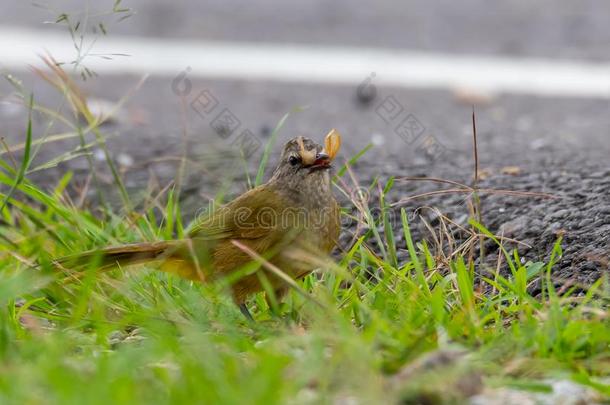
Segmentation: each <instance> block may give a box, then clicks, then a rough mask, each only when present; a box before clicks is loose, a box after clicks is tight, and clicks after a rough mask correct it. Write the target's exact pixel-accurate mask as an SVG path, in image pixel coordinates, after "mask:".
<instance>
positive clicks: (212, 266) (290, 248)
mask: <svg viewBox="0 0 610 405" xmlns="http://www.w3.org/2000/svg"><path fill="white" fill-rule="evenodd" d="M340 145H341V136H340V134H339V132H338V131H337V130H335V129H333V130H331V131H330V132H329V133H328V134H327V136H326V137H325V142H324V147H323V146H321V145H319V144H317V143H315V142H314V141H313V140H311V139H309V138H306V137H303V136H298V137H295V138H293V139H291V140H289V141H288V142H287V143H286V144H285V146H284V148H283V151H282V153H281V156H280V160H279V163H278V164H277V167H276V168H275V170H274V171H273V174H272V176H271V178H270V179H269V180H268V181H267V182H266V183H264V184H262V185H260V186H258V187H255V188H253V189H251V190H249V191H247V192H245V193H243V194H242V195H240V196H238V197H237V198H235V199H234V200H232V201H230V202H228V203H227V204H225V205H223V206H221V207H219V208H218V209H216V210H214V211H213V212H212V213H210V214H209V215H207V216H205V217H204V218H201V219H198V220H195V221H194V224H193V225H192V226H191V228H190V231H189V232H188V234H187V236H186V237H185V238H183V239H179V240H166V241H157V242H141V243H132V244H126V245H122V246H111V247H106V248H101V249H94V250H90V251H87V252H84V253H79V254H75V255H71V256H66V257H63V258H60V259H58V260H56V264H58V265H59V266H61V267H62V268H64V269H68V268H78V267H79V266H80V267H82V266H84V265H86V264H89V263H95V264H96V268H98V269H108V268H113V267H117V266H121V267H124V266H131V265H137V264H146V263H153V262H154V263H158V265H157V266H155V268H157V269H159V270H161V271H164V272H168V273H173V274H176V275H178V276H180V277H182V278H185V279H188V280H193V281H199V282H203V283H207V282H214V281H216V280H219V279H221V278H223V277H227V276H230V275H232V274H235V273H236V272H238V271H239V270H240V269H243V268H244V267H245V266H246V265H248V264H249V263H252V262H253V258H259V259H260V260H261V261H264V262H266V264H267V267H265V266H264V265H263V266H261V267H259V268H258V269H257V271H256V272H254V273H252V272H250V273H249V274H245V275H242V276H241V277H240V278H239V279H238V280H237V281H235V282H233V283H232V284H231V292H232V296H233V300H234V301H235V303H236V304H237V305H238V306H239V308H240V310H241V312H242V313H244V315H245V316H246V317H247V318H248V319H250V320H252V319H253V318H252V316H251V314H250V312H249V310H248V308H247V306H246V300H247V298H248V297H250V296H251V295H252V294H255V293H257V292H259V291H263V290H264V287H263V282H262V280H261V274H260V272H264V277H265V278H266V279H267V280H268V282H269V283H270V285H271V287H272V289H273V292H274V294H275V297H276V298H277V299H281V298H282V297H283V296H284V295H285V293H286V292H287V291H288V289H289V285H288V283H287V282H286V280H285V279H283V278H282V277H280V276H281V274H279V275H278V274H277V273H275V272H271V271H268V270H269V267H272V268H274V269H279V270H280V271H281V272H283V273H284V275H287V276H289V277H290V278H291V279H294V280H298V279H301V278H303V277H305V276H306V275H308V274H309V273H311V272H312V271H313V270H315V268H316V267H317V266H316V265H315V264H313V263H314V261H312V260H308V257H320V255H328V254H330V252H331V251H332V250H333V248H334V247H335V246H336V244H337V240H338V237H339V233H340V228H341V226H340V207H339V204H338V203H337V200H336V199H335V197H334V195H333V191H332V179H331V168H332V162H333V160H334V158H335V157H336V155H337V153H338V151H339V148H340Z"/></svg>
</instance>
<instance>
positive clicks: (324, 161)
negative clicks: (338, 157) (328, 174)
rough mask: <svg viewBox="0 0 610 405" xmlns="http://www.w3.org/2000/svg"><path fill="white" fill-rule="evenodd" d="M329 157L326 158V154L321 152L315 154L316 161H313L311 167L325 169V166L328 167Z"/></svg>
mask: <svg viewBox="0 0 610 405" xmlns="http://www.w3.org/2000/svg"><path fill="white" fill-rule="evenodd" d="M330 162H331V159H330V156H328V153H326V152H324V151H322V152H318V153H317V154H316V159H315V160H314V161H313V163H312V164H311V167H326V166H330Z"/></svg>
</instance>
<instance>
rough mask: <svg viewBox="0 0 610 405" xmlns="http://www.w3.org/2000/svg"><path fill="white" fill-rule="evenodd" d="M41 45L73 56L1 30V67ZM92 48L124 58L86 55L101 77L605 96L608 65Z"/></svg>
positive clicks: (67, 52)
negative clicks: (184, 76)
mask: <svg viewBox="0 0 610 405" xmlns="http://www.w3.org/2000/svg"><path fill="white" fill-rule="evenodd" d="M45 50H48V51H49V52H50V53H51V54H52V55H53V56H54V57H55V58H56V59H58V60H61V61H69V60H72V59H74V57H75V54H76V53H75V49H74V46H73V44H72V42H71V40H70V37H69V36H68V34H67V33H62V32H58V31H54V30H50V31H35V30H24V29H19V28H11V27H2V28H0V68H4V69H8V70H9V71H10V70H24V69H27V67H28V65H40V64H41V62H40V59H39V58H38V56H37V54H41V53H43V52H44V51H45ZM93 52H94V53H96V54H111V53H125V54H129V55H130V56H128V57H120V56H118V57H115V58H114V59H113V60H110V61H109V60H104V59H102V58H99V57H88V58H87V60H86V65H87V66H88V67H90V68H92V69H93V70H95V71H96V72H98V73H100V74H102V73H104V74H106V73H108V74H120V73H136V74H143V73H149V74H152V75H168V76H175V75H177V74H178V73H179V72H180V71H182V70H184V69H185V68H186V67H187V66H190V68H191V71H190V73H189V74H190V76H191V77H210V78H230V79H244V80H270V81H280V82H305V83H332V84H349V85H357V84H359V83H361V82H362V81H363V80H364V79H365V78H366V77H367V76H368V75H369V74H370V73H371V72H375V73H376V77H375V84H377V85H388V86H401V87H418V88H449V89H455V88H458V89H468V90H472V91H484V92H494V93H523V94H534V95H541V96H566V97H593V98H606V99H610V62H603V63H601V62H600V63H594V62H587V61H577V60H552V59H516V58H504V57H491V56H475V55H452V54H440V53H424V52H415V51H407V50H391V49H373V48H353V47H352V48H349V47H322V46H313V45H296V44H295V45H292V44H270V43H266V44H259V43H227V42H206V41H196V40H192V39H190V40H180V39H171V40H168V39H156V38H139V37H132V36H124V37H117V36H109V37H103V38H101V39H100V40H99V41H98V43H96V45H95V47H94V48H93Z"/></svg>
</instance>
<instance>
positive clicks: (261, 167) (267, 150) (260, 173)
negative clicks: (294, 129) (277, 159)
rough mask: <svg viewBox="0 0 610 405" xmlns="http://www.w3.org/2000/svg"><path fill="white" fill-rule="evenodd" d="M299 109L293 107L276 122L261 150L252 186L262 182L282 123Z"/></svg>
mask: <svg viewBox="0 0 610 405" xmlns="http://www.w3.org/2000/svg"><path fill="white" fill-rule="evenodd" d="M297 111H300V109H294V110H292V111H290V112H287V113H286V114H284V116H283V117H282V119H281V120H280V121H279V122H278V123H277V125H276V126H275V128H274V129H273V131H272V132H271V137H270V138H269V141H268V142H267V145H266V146H265V150H264V151H263V157H262V158H261V163H260V164H259V165H258V172H256V179H255V180H254V187H257V186H260V185H261V184H263V176H264V175H265V169H266V168H267V163H268V162H269V155H271V151H272V150H273V146H274V145H275V141H276V140H277V135H278V133H279V132H280V129H282V127H283V126H284V123H285V122H286V120H287V119H288V117H289V116H290V114H291V113H292V112H297Z"/></svg>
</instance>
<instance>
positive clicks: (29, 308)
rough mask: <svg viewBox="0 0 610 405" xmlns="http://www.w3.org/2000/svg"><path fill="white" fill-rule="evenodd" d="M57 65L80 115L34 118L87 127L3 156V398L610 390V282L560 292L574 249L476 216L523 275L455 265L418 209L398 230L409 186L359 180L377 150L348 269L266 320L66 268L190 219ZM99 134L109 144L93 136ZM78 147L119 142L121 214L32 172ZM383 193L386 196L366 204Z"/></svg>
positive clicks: (261, 307) (126, 278) (334, 263)
mask: <svg viewBox="0 0 610 405" xmlns="http://www.w3.org/2000/svg"><path fill="white" fill-rule="evenodd" d="M48 61H51V59H47V62H48ZM49 66H50V70H51V73H54V74H55V76H47V79H48V81H49V82H50V83H53V85H54V86H56V87H57V88H58V89H59V90H60V91H61V92H62V93H63V94H64V96H66V97H67V99H68V100H72V102H71V105H72V107H73V109H74V111H73V113H74V114H73V117H72V118H73V119H72V120H70V121H68V120H66V118H65V117H63V116H59V115H54V113H52V112H49V110H45V109H44V108H42V107H41V106H38V105H36V104H35V103H33V101H31V102H30V110H35V111H39V112H45V111H46V113H45V114H46V115H47V116H49V117H50V119H52V120H53V119H54V120H65V121H67V122H73V129H74V132H73V133H72V134H66V135H61V136H57V135H50V134H47V133H46V132H45V133H44V134H42V136H41V137H40V138H39V139H34V135H33V129H32V120H31V118H30V120H29V122H28V131H27V136H26V140H25V143H24V144H23V145H21V150H23V152H24V153H22V155H21V161H22V163H21V164H20V165H14V164H13V165H12V164H11V159H12V158H14V157H13V156H12V153H5V154H4V155H2V160H0V165H1V170H0V191H2V194H1V195H0V201H2V203H1V208H0V217H1V222H0V403H3V404H4V403H6V404H13V403H14V404H21V403H28V404H39V403H40V404H54V403H57V404H64V403H101V404H106V403H109V402H110V403H117V404H122V403H125V404H127V403H129V404H133V403H160V404H163V403H185V402H193V401H195V402H197V403H214V404H238V403H248V404H258V403H261V404H263V403H264V404H273V403H278V404H286V403H288V404H303V403H305V404H306V403H311V404H319V403H388V402H389V403H392V402H400V401H402V402H403V403H451V402H453V403H461V402H463V401H464V400H465V398H466V397H468V396H470V395H472V394H474V393H476V392H479V391H480V390H482V389H483V388H485V387H487V388H490V389H493V388H495V387H513V388H518V389H520V390H525V391H532V392H548V391H549V390H550V382H551V381H553V380H556V379H567V380H573V381H576V382H578V383H580V384H583V385H586V386H589V387H591V388H592V389H593V390H595V392H597V393H598V394H599V396H600V397H605V396H610V386H609V385H608V379H607V376H608V374H609V373H610V348H609V343H610V320H609V318H608V312H607V305H608V302H609V301H610V284H609V283H608V280H607V278H606V277H602V278H601V279H599V280H598V281H597V282H596V283H595V284H594V285H592V286H589V288H587V289H586V293H585V294H582V295H576V294H575V292H576V287H573V288H567V289H562V290H556V289H555V287H554V284H553V277H552V272H553V267H554V264H555V262H556V261H557V260H558V258H559V257H560V256H561V241H558V242H557V244H556V245H555V249H554V251H553V255H552V256H551V257H550V258H549V259H548V262H546V263H542V262H536V263H531V262H528V263H523V262H522V260H521V258H520V257H519V256H518V254H517V253H516V251H509V250H508V248H507V247H505V246H504V242H503V238H501V237H498V236H496V235H494V234H493V233H492V232H490V231H489V230H487V229H486V228H485V226H484V224H482V223H481V222H482V220H481V216H478V215H475V214H474V213H476V212H477V211H476V210H473V218H472V219H471V221H470V230H469V232H471V234H472V237H471V238H470V239H469V240H470V243H471V245H472V246H476V245H477V243H479V242H480V241H481V240H482V239H483V238H489V239H492V240H494V241H495V242H496V243H497V244H498V245H499V252H501V253H500V254H501V255H502V258H501V259H502V262H503V263H505V264H506V266H505V267H506V269H507V271H506V272H498V271H496V269H489V268H486V267H485V266H484V265H477V266H475V265H474V260H473V258H472V254H469V252H471V251H472V249H471V248H468V247H466V248H464V247H460V249H457V250H455V251H454V252H453V254H449V255H447V254H442V253H443V252H442V251H441V252H439V251H438V249H435V247H434V246H429V245H428V244H427V243H426V242H424V241H421V242H419V241H415V240H413V238H412V235H411V232H410V229H409V228H410V224H409V221H410V219H409V218H410V217H409V215H408V214H409V213H408V212H407V211H405V210H404V209H401V210H399V211H398V213H399V216H398V221H396V220H394V218H393V217H392V215H391V214H392V212H395V211H393V210H395V209H396V208H395V207H392V206H391V205H390V204H389V203H388V201H387V200H386V196H387V195H388V193H390V192H391V190H392V189H393V188H394V187H395V182H394V179H393V178H391V179H389V180H388V181H385V182H383V183H382V182H380V181H378V180H376V181H375V182H374V184H371V185H367V186H366V187H361V186H360V185H359V183H358V181H357V178H356V176H355V174H354V170H353V169H352V166H353V164H354V163H356V161H357V160H358V159H359V158H361V157H362V156H363V155H364V154H365V153H366V151H367V150H368V149H369V148H370V146H369V147H367V148H365V149H364V150H363V151H362V152H360V153H358V154H357V155H356V156H354V157H352V158H351V159H349V160H348V161H347V162H346V164H345V165H344V166H343V167H340V168H338V170H337V176H336V179H335V180H336V181H335V184H336V187H337V190H336V194H338V195H343V196H346V197H348V198H345V201H346V206H345V207H344V208H345V209H344V215H345V216H346V218H350V219H351V220H352V221H354V222H355V224H356V227H355V228H356V232H355V234H354V236H353V238H352V241H351V243H349V244H348V245H346V246H342V250H341V252H340V254H339V255H338V256H337V257H336V258H335V259H333V260H331V259H327V258H324V259H319V260H320V263H319V264H320V270H319V271H317V272H316V273H314V274H312V275H310V276H308V277H306V278H305V279H304V280H303V281H302V282H300V283H299V288H298V289H297V288H295V289H293V290H292V291H291V292H290V294H289V295H288V296H287V298H286V299H285V300H284V302H283V303H281V304H279V305H276V303H275V302H272V304H273V305H274V308H270V307H269V306H268V303H267V301H266V300H265V298H264V294H263V293H261V294H258V295H256V296H254V297H252V299H251V300H250V302H249V306H250V308H251V311H252V312H253V315H254V317H255V318H256V322H255V323H251V322H248V321H247V320H246V319H245V318H244V317H243V316H242V314H241V313H240V312H239V310H238V308H237V307H236V306H235V305H234V304H233V303H232V301H231V299H230V297H229V294H228V293H227V291H226V289H227V288H226V287H227V286H226V285H201V284H196V283H191V282H187V281H185V280H181V279H178V278H176V277H174V276H171V275H166V274H162V273H159V272H156V271H154V270H153V269H138V270H135V269H134V270H130V269H116V270H113V271H110V272H104V273H103V274H102V273H100V272H97V271H96V269H95V263H92V264H91V266H90V268H89V269H87V271H85V272H84V273H83V274H81V276H80V277H77V278H75V277H74V275H73V274H72V275H71V274H66V273H62V272H59V271H58V270H57V269H56V268H55V267H54V266H52V265H51V260H52V259H53V258H56V257H61V256H65V255H69V254H74V253H78V252H83V251H86V250H89V249H91V248H94V247H100V246H106V245H109V244H119V243H126V242H132V241H140V240H160V239H170V238H174V237H180V236H182V235H183V234H184V233H185V232H184V231H185V229H187V228H188V221H185V218H183V217H182V215H181V212H182V210H181V208H180V201H179V198H177V194H178V193H177V192H175V191H174V189H173V188H172V187H166V188H165V189H164V190H163V191H164V192H163V193H160V194H159V195H158V196H156V197H155V198H154V199H152V201H149V202H147V203H145V204H144V205H141V204H140V205H134V204H133V203H132V201H133V199H132V198H131V197H130V196H129V195H127V191H126V190H125V188H124V186H123V180H122V179H121V178H120V174H119V173H118V171H116V169H115V168H114V166H113V163H112V156H111V154H110V153H108V151H107V150H106V148H105V142H104V135H103V133H102V131H101V129H100V128H99V125H98V124H99V122H97V120H96V118H95V117H93V116H92V115H91V114H90V113H89V112H88V110H87V107H86V103H82V102H80V101H79V100H80V99H79V98H78V97H74V93H75V92H76V90H75V89H74V88H73V82H71V81H70V80H69V78H68V77H67V76H64V75H63V74H62V72H61V68H59V67H57V66H55V65H54V64H52V63H51V65H49ZM58 79H59V80H58ZM75 100H76V101H75ZM79 116H80V117H84V118H85V119H86V125H87V127H85V128H82V122H81V121H79V118H78V117H79ZM285 119H286V116H285V117H284V118H283V119H282V121H281V122H280V123H279V124H278V127H277V128H276V130H274V135H273V136H272V137H271V138H272V140H275V138H276V135H277V132H278V131H279V129H280V127H281V125H282V124H283V122H284V120H285ZM49 127H50V126H49ZM90 133H91V134H92V135H93V136H94V138H95V139H96V141H95V142H94V143H87V142H85V138H84V137H85V135H87V134H90ZM64 136H67V137H77V138H78V139H80V140H81V147H80V149H78V150H76V151H74V152H75V153H72V154H68V155H66V157H65V159H68V158H72V157H74V156H80V155H81V154H83V153H89V152H90V149H91V147H93V146H98V147H101V148H102V150H103V151H104V152H105V154H104V156H105V158H106V160H107V163H108V165H109V168H110V172H111V173H112V174H113V181H114V185H115V188H116V189H117V190H119V191H120V195H121V197H122V201H123V207H122V208H121V209H115V210H112V209H110V208H108V207H107V206H106V207H105V208H104V209H102V210H97V209H96V210H94V211H92V210H90V209H87V208H84V207H83V204H79V203H75V202H74V201H73V199H72V198H73V196H71V194H70V193H69V192H68V191H67V190H69V189H70V180H71V173H66V174H65V176H64V177H63V178H62V179H61V180H60V181H59V182H58V184H57V185H54V186H50V185H48V184H46V185H38V184H35V183H33V182H32V181H31V180H30V179H29V178H28V173H30V172H31V171H32V170H33V169H32V170H30V169H29V166H30V163H31V160H32V159H31V150H32V146H33V145H36V151H37V150H38V148H39V147H41V146H42V145H44V143H45V142H50V141H54V140H56V139H60V138H62V137H64ZM273 150H277V148H274V145H273V143H272V142H271V143H269V144H268V145H267V146H266V147H265V150H264V155H263V159H262V161H261V165H260V167H259V168H258V170H257V171H256V176H255V181H254V182H255V184H259V183H260V182H261V181H262V180H263V175H264V173H265V169H266V165H267V162H268V160H269V156H270V155H271V153H272V152H273ZM62 159H64V157H63V156H62V157H60V158H58V159H54V160H52V161H51V162H50V164H47V165H44V164H43V165H41V166H38V167H43V168H52V167H54V166H56V165H57V163H58V162H59V161H61V160H62ZM41 170H43V169H41ZM91 170H92V175H93V174H94V173H93V170H94V169H93V167H91ZM249 178H250V177H249V176H248V179H249ZM475 179H476V174H475ZM179 182H180V181H177V183H179ZM459 186H460V188H459V189H458V191H459V192H462V191H464V192H470V191H472V188H468V186H464V190H462V188H461V187H462V185H459ZM475 188H476V184H475ZM372 190H376V193H375V194H376V195H377V196H378V199H377V200H375V201H373V200H372V199H369V198H365V196H364V194H368V193H370V192H371V191H372ZM477 191H480V192H485V191H486V190H478V189H477ZM491 191H493V190H491ZM506 192H507V193H509V192H508V191H506ZM99 194H100V195H103V191H101V190H99ZM406 198H409V197H406ZM79 199H80V200H82V196H81V198H79ZM134 206H136V207H138V208H134ZM479 212H480V211H479ZM183 224H184V225H183ZM400 234H402V236H403V237H402V238H398V236H399V235H400ZM399 240H402V241H403V242H400V243H399V242H397V241H399ZM441 250H442V249H441ZM401 252H403V253H404V252H406V253H407V254H406V259H405V258H404V257H403V258H400V257H401V256H400V255H399V253H401ZM534 282H539V283H541V285H542V293H541V294H538V295H537V296H532V295H530V292H529V291H530V289H529V288H528V287H529V286H530V285H531V284H532V283H534Z"/></svg>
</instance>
